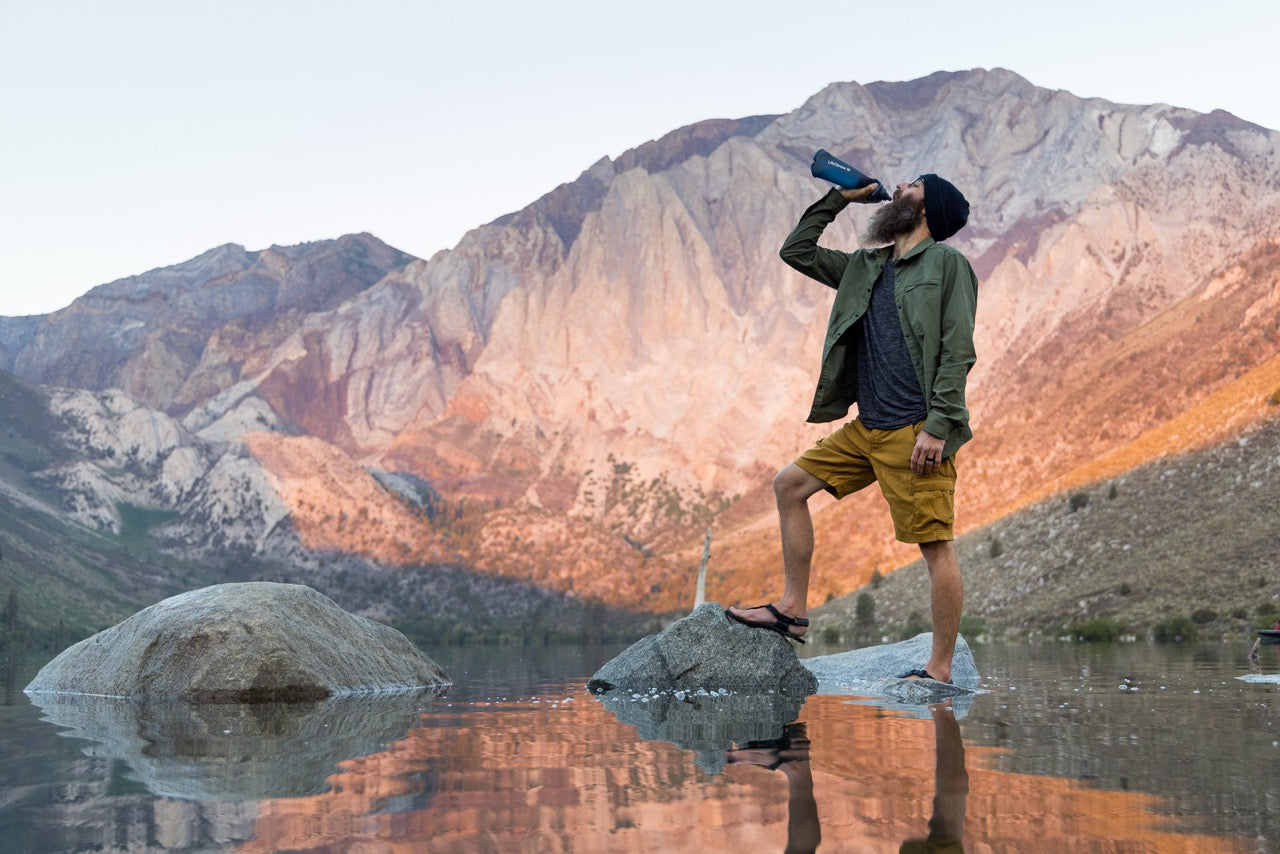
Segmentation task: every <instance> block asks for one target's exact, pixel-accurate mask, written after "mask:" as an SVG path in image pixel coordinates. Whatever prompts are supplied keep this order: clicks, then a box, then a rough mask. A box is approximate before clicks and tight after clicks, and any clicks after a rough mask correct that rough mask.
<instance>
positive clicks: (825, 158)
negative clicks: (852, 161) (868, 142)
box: [809, 148, 893, 202]
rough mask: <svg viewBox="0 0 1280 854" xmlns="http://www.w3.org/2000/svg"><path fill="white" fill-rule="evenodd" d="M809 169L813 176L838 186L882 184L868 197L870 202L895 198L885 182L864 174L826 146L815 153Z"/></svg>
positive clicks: (851, 186)
mask: <svg viewBox="0 0 1280 854" xmlns="http://www.w3.org/2000/svg"><path fill="white" fill-rule="evenodd" d="M809 171H811V172H812V173H813V177H815V178H821V179H822V180H824V181H830V182H831V183H832V184H835V185H836V186H837V187H844V188H845V189H846V190H856V189H858V188H859V187H865V186H867V185H868V184H880V186H879V187H877V188H876V191H875V192H874V193H872V194H871V195H870V196H868V197H867V201H869V202H887V201H889V200H891V199H892V198H893V196H891V195H889V191H888V190H886V189H885V188H884V184H882V183H880V182H879V181H877V180H876V179H875V178H870V177H868V176H866V175H863V174H862V173H861V172H859V171H858V170H857V169H854V168H853V167H852V166H850V165H849V164H848V163H845V162H844V161H843V160H841V159H839V158H838V157H833V156H832V154H831V152H829V151H827V150H826V149H825V148H819V149H818V151H817V153H816V154H814V155H813V166H811V167H809Z"/></svg>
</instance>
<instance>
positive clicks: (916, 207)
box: [862, 199, 924, 246]
mask: <svg viewBox="0 0 1280 854" xmlns="http://www.w3.org/2000/svg"><path fill="white" fill-rule="evenodd" d="M923 216H924V202H923V201H916V200H915V199H897V200H895V201H892V202H889V204H887V205H885V206H884V207H882V208H880V210H878V211H876V212H875V213H874V214H872V216H871V219H870V220H869V221H868V222H867V227H866V228H865V229H863V232H862V245H863V246H885V245H887V244H890V243H892V242H893V241H894V239H895V238H897V236H898V235H900V234H910V233H911V232H913V231H915V229H916V226H918V225H919V224H920V219H921V218H922V217H923Z"/></svg>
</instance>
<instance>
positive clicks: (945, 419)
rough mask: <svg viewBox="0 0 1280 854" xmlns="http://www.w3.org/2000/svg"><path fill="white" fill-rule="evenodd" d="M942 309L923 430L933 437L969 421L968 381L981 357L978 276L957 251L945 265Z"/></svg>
mask: <svg viewBox="0 0 1280 854" xmlns="http://www.w3.org/2000/svg"><path fill="white" fill-rule="evenodd" d="M941 308H942V316H941V324H942V328H941V341H940V346H939V352H938V356H939V358H938V373H937V375H936V376H935V378H934V381H933V389H932V394H931V397H930V400H929V401H928V407H929V414H928V416H927V417H926V418H925V423H924V429H925V431H927V432H928V433H930V434H932V435H934V436H943V437H945V436H947V435H949V434H950V433H951V431H952V429H953V428H956V427H962V426H965V425H967V424H968V423H969V410H968V408H967V407H966V405H965V381H966V379H967V377H968V375H969V369H970V368H972V367H973V363H974V362H976V361H977V358H978V357H977V353H976V351H975V350H974V346H973V329H974V325H975V321H976V318H977V309H978V278H977V276H975V275H974V273H973V267H971V266H970V265H969V262H968V261H967V260H965V258H964V256H963V255H961V254H960V253H958V252H948V253H947V255H946V261H945V262H944V264H943V277H942V306H941Z"/></svg>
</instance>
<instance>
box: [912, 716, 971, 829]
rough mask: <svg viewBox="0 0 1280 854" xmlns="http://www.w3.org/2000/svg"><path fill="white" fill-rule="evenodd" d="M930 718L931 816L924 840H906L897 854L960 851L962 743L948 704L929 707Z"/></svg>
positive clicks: (964, 779) (965, 790)
mask: <svg viewBox="0 0 1280 854" xmlns="http://www.w3.org/2000/svg"><path fill="white" fill-rule="evenodd" d="M929 712H930V714H932V715H933V740H934V766H933V816H932V817H931V818H930V819H929V835H928V836H927V837H924V838H923V839H921V838H916V839H908V840H907V841H906V842H904V843H902V845H901V846H900V847H899V848H898V854H943V853H944V852H945V854H961V852H963V851H964V842H963V841H962V838H963V837H964V802H965V798H966V797H967V796H968V795H969V772H967V771H966V770H965V767H964V741H962V740H961V738H960V725H959V724H958V723H956V715H955V711H954V710H953V709H952V708H951V704H950V703H938V704H936V705H932V706H930V707H929Z"/></svg>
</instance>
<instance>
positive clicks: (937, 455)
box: [911, 430, 944, 475]
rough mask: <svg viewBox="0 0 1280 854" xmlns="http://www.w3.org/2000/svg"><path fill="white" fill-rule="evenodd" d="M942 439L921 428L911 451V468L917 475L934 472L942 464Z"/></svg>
mask: <svg viewBox="0 0 1280 854" xmlns="http://www.w3.org/2000/svg"><path fill="white" fill-rule="evenodd" d="M943 444H944V443H943V440H942V439H939V438H938V437H937V436H934V435H933V434H932V433H926V432H925V431H923V430H921V431H920V434H919V435H918V436H916V446H915V448H913V449H912V451H911V470H912V471H913V472H915V473H916V474H917V475H924V474H936V473H937V471H938V468H939V467H940V466H941V465H942V446H943Z"/></svg>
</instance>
